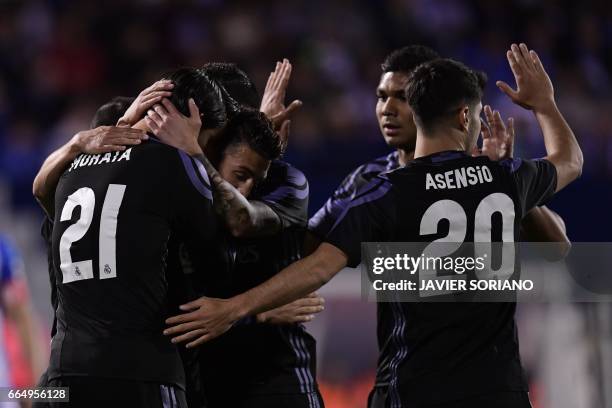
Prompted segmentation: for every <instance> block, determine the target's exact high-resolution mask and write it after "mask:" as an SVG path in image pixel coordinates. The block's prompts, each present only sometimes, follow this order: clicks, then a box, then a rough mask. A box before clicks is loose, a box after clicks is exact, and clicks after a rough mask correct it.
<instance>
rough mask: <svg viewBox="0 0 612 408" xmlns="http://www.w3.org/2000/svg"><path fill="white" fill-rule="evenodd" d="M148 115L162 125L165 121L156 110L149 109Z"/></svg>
mask: <svg viewBox="0 0 612 408" xmlns="http://www.w3.org/2000/svg"><path fill="white" fill-rule="evenodd" d="M147 116H148V117H149V118H151V119H152V120H153V121H154V122H155V123H157V124H158V125H160V126H161V124H162V123H163V122H164V120H163V118H162V117H161V115H160V114H159V113H158V112H157V111H156V110H153V109H149V110H148V111H147Z"/></svg>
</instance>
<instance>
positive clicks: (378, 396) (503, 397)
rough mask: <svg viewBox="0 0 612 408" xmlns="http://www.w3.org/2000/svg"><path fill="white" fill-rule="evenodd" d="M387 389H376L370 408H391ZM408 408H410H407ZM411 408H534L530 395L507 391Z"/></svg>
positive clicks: (372, 393)
mask: <svg viewBox="0 0 612 408" xmlns="http://www.w3.org/2000/svg"><path fill="white" fill-rule="evenodd" d="M390 407H391V401H389V398H388V395H387V388H385V387H376V388H374V389H373V390H372V392H371V393H370V396H369V397H368V408H390ZM406 408H408V407H406ZM409 408H532V407H531V403H530V402H529V394H528V393H527V392H524V391H505V392H496V393H491V394H485V395H480V396H477V397H471V398H466V399H462V400H459V401H453V402H449V403H445V404H431V405H430V404H425V405H422V404H410V407H409Z"/></svg>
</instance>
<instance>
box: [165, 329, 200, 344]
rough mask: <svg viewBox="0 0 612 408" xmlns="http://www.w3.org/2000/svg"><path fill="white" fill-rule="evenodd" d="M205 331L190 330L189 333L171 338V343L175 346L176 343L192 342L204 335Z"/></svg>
mask: <svg viewBox="0 0 612 408" xmlns="http://www.w3.org/2000/svg"><path fill="white" fill-rule="evenodd" d="M206 333H207V332H206V330H205V329H196V330H192V331H190V332H187V333H185V334H183V335H180V336H177V337H173V338H172V340H171V341H172V343H174V344H176V343H183V342H186V341H189V340H193V339H195V338H196V337H198V336H201V335H203V334H206Z"/></svg>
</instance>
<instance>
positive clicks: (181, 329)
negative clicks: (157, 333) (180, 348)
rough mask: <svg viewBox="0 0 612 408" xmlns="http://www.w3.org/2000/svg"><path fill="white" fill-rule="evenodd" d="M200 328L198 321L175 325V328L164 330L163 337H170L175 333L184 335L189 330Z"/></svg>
mask: <svg viewBox="0 0 612 408" xmlns="http://www.w3.org/2000/svg"><path fill="white" fill-rule="evenodd" d="M199 326H200V321H191V322H187V323H181V324H177V325H176V326H172V327H168V328H167V329H165V330H164V335H165V336H171V335H173V334H177V333H185V332H188V331H190V330H194V329H197V328H198V327H199Z"/></svg>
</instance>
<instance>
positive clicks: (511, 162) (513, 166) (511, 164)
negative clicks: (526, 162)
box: [499, 158, 523, 174]
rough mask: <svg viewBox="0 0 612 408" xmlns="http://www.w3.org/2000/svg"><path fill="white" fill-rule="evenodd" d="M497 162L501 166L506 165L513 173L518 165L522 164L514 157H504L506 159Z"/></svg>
mask: <svg viewBox="0 0 612 408" xmlns="http://www.w3.org/2000/svg"><path fill="white" fill-rule="evenodd" d="M499 164H500V165H501V166H503V167H506V168H507V169H508V170H510V173H511V174H512V173H514V172H516V171H517V170H518V169H519V167H521V164H523V161H522V160H521V159H519V158H514V159H506V160H502V161H500V162H499Z"/></svg>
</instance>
